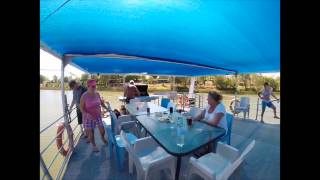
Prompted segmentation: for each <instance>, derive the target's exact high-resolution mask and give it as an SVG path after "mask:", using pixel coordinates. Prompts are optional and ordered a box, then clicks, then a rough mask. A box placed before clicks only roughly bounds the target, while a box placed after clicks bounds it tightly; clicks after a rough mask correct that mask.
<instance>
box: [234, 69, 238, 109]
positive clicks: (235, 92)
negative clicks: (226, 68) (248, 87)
mask: <svg viewBox="0 0 320 180" xmlns="http://www.w3.org/2000/svg"><path fill="white" fill-rule="evenodd" d="M235 79H236V80H235V81H236V82H235V91H234V107H233V109H234V112H235V110H236V104H237V89H238V73H235Z"/></svg>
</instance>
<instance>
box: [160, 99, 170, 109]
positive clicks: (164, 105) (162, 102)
mask: <svg viewBox="0 0 320 180" xmlns="http://www.w3.org/2000/svg"><path fill="white" fill-rule="evenodd" d="M169 102H170V99H169V98H162V99H161V104H160V105H161V106H162V107H164V108H167V107H168V103H169Z"/></svg>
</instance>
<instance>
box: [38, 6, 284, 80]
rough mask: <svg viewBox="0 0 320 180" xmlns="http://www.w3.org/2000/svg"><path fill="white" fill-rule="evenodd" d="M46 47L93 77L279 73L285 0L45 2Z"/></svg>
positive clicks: (42, 33)
mask: <svg viewBox="0 0 320 180" xmlns="http://www.w3.org/2000/svg"><path fill="white" fill-rule="evenodd" d="M40 40H41V42H40V43H41V48H43V49H45V50H47V51H49V52H50V53H52V54H54V55H56V56H58V57H59V58H62V57H69V59H70V60H71V64H73V65H75V66H77V67H79V68H81V69H83V70H85V71H87V72H89V73H101V74H102V73H106V74H109V73H116V74H120V73H146V74H154V75H180V76H201V75H215V74H230V73H234V72H238V73H265V72H279V71H280V2H279V0H67V1H66V0H54V1H52V0H40Z"/></svg>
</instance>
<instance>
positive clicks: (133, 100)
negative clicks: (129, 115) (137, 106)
mask: <svg viewBox="0 0 320 180" xmlns="http://www.w3.org/2000/svg"><path fill="white" fill-rule="evenodd" d="M136 102H140V99H138V98H134V99H130V101H129V103H130V104H132V103H136Z"/></svg>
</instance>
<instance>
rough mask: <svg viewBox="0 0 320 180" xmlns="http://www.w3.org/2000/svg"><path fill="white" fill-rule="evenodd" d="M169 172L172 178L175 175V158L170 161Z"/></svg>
mask: <svg viewBox="0 0 320 180" xmlns="http://www.w3.org/2000/svg"><path fill="white" fill-rule="evenodd" d="M170 173H171V177H172V179H173V180H174V178H175V175H176V163H175V160H174V161H173V162H171V168H170Z"/></svg>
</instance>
